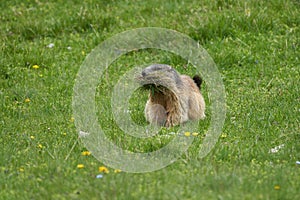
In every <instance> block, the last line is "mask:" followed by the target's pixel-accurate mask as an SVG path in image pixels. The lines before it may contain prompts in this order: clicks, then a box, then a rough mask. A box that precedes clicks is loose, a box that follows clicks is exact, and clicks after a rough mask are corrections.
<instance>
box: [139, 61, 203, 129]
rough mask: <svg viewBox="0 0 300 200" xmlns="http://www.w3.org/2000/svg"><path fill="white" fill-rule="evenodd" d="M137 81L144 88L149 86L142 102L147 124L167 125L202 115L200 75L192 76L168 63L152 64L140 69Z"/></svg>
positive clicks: (177, 123) (196, 118)
mask: <svg viewBox="0 0 300 200" xmlns="http://www.w3.org/2000/svg"><path fill="white" fill-rule="evenodd" d="M139 81H140V84H142V86H143V88H146V89H150V93H149V98H148V101H147V103H146V106H145V117H146V120H147V121H148V122H150V124H155V125H159V126H166V127H170V126H176V125H179V124H183V123H185V122H187V121H188V120H199V119H203V118H204V117H205V113H204V112H205V102H204V98H203V96H202V94H201V93H200V88H201V83H202V80H201V78H200V77H199V76H194V78H193V79H191V78H190V77H189V76H187V75H180V74H179V73H178V72H177V71H176V70H175V69H173V68H172V67H171V66H169V65H165V64H153V65H150V66H148V67H146V68H145V69H143V70H142V72H141V74H140V75H139Z"/></svg>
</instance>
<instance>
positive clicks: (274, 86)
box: [0, 0, 300, 200]
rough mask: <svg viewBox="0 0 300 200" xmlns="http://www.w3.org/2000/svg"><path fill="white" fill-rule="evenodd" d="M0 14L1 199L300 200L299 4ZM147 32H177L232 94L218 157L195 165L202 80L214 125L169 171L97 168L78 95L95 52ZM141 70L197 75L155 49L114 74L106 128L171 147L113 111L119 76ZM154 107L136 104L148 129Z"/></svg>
mask: <svg viewBox="0 0 300 200" xmlns="http://www.w3.org/2000/svg"><path fill="white" fill-rule="evenodd" d="M0 8H1V13H0V40H1V43H0V45H1V46H0V48H1V50H0V57H1V59H0V111H1V112H0V134H1V137H0V148H1V150H2V153H1V156H0V199H3V200H4V199H300V192H299V191H300V164H299V161H300V131H299V130H300V81H299V80H300V60H299V59H300V58H299V55H300V50H299V48H300V47H299V45H300V16H299V13H300V2H299V1H298V0H286V1H285V0H273V1H259V0H251V1H242V0H225V1H221V0H215V1H211V0H201V1H196V0H186V1H157V0H150V1H142V0H137V1H125V0H122V1H114V0H112V1H108V0H101V1H93V0H83V1H79V0H72V1H61V0H57V1H55V0H52V1H38V0H35V1H34V0H26V1H21V0H14V1H1V3H0ZM141 27H162V28H168V29H172V30H176V31H178V32H181V33H183V34H186V35H188V36H189V37H191V38H192V39H194V40H196V41H198V42H199V44H200V45H201V46H202V47H203V48H205V49H206V50H207V52H208V53H209V54H210V56H211V57H212V58H213V60H214V62H215V63H216V65H217V67H218V70H219V73H220V74H221V76H222V79H223V83H224V86H225V90H226V119H225V124H224V126H223V130H222V133H221V135H220V137H219V139H218V142H217V143H216V145H215V146H214V148H213V149H212V151H211V152H210V153H209V154H208V155H207V156H206V157H204V158H198V157H197V152H198V151H199V146H201V141H202V139H203V137H204V136H205V130H206V128H207V127H208V126H209V123H210V109H209V105H210V101H211V100H210V99H209V94H208V93H207V91H208V90H207V85H206V84H205V80H204V86H203V95H204V97H205V99H206V101H207V105H208V110H207V116H208V117H207V119H205V120H203V121H201V122H200V125H199V135H198V136H197V137H196V138H195V141H194V142H193V144H192V145H191V147H190V148H189V149H188V151H187V152H185V153H183V155H180V157H179V159H178V160H177V161H176V162H175V163H173V164H171V165H169V166H167V167H165V168H163V169H161V170H158V171H154V172H147V173H127V172H124V171H120V170H118V169H113V168H111V167H109V166H106V165H105V164H104V163H102V162H101V161H99V160H97V159H96V158H95V157H93V155H92V154H91V153H90V152H89V151H88V149H87V148H86V146H85V145H84V144H83V142H82V140H81V139H80V138H79V136H78V130H77V129H76V127H75V121H76V118H75V119H74V115H73V112H72V98H73V87H74V84H75V80H76V75H77V72H78V71H79V69H80V67H81V65H82V63H83V62H84V60H85V58H86V56H87V55H88V54H89V53H90V52H91V51H92V50H93V49H94V48H95V47H97V46H98V45H99V44H100V43H101V42H103V41H105V40H107V39H108V38H110V37H112V36H114V35H116V34H118V33H120V32H123V31H127V30H131V29H135V28H141ZM145 63H165V64H169V65H172V66H174V67H175V68H176V69H177V70H178V71H179V72H180V73H185V74H188V75H190V76H193V75H194V71H193V70H189V69H190V68H185V67H182V66H188V62H187V61H186V60H184V59H182V58H180V57H178V56H176V55H173V54H171V53H168V52H163V51H159V50H152V49H148V50H142V51H133V52H130V53H128V54H126V55H124V56H122V57H121V58H120V59H118V60H117V61H116V62H114V63H113V64H112V66H111V67H110V68H109V69H108V70H107V71H106V73H105V77H103V80H102V81H101V82H100V83H99V86H98V87H97V96H96V101H97V102H98V103H99V105H102V106H98V107H97V109H98V115H99V124H101V126H102V128H103V130H104V131H105V132H106V134H107V136H108V137H109V138H110V139H111V140H112V141H114V142H115V143H116V144H118V145H119V146H120V147H122V148H124V149H128V150H130V151H134V152H135V151H136V152H148V151H154V150H157V149H159V148H161V147H162V146H164V145H165V144H166V143H168V142H169V140H170V137H164V135H166V132H168V131H169V130H168V129H162V131H161V135H160V136H158V137H154V138H153V139H151V138H150V139H149V140H146V141H145V140H139V139H135V138H132V137H130V136H127V135H126V134H125V133H123V132H122V131H120V129H119V128H118V127H117V125H116V124H115V123H114V119H113V116H112V113H111V110H110V109H111V107H110V106H106V105H110V97H111V91H112V89H113V86H114V85H115V84H116V82H117V80H118V77H120V76H121V75H122V74H124V73H125V72H126V71H128V70H129V69H131V68H132V67H134V66H138V65H144V64H145ZM146 99H147V94H146V93H145V91H142V90H141V91H140V90H138V91H136V92H135V93H134V94H133V96H132V98H131V99H130V102H129V103H130V110H131V111H132V114H131V116H132V118H133V120H134V121H135V122H136V123H138V124H140V125H145V124H146V122H145V119H144V116H143V108H144V107H143V106H144V104H145V102H146ZM171 138H172V137H171ZM103 153H104V154H109V153H110V152H103Z"/></svg>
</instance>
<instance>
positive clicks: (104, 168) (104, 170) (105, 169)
mask: <svg viewBox="0 0 300 200" xmlns="http://www.w3.org/2000/svg"><path fill="white" fill-rule="evenodd" d="M98 170H99V172H104V173H106V174H108V173H109V170H108V169H107V167H104V166H101V167H99V169H98Z"/></svg>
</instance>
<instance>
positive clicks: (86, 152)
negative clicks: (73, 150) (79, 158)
mask: <svg viewBox="0 0 300 200" xmlns="http://www.w3.org/2000/svg"><path fill="white" fill-rule="evenodd" d="M81 155H83V156H89V155H91V152H89V151H83V152H81Z"/></svg>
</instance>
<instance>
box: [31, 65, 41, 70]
mask: <svg viewBox="0 0 300 200" xmlns="http://www.w3.org/2000/svg"><path fill="white" fill-rule="evenodd" d="M32 68H33V69H38V68H40V66H38V65H33V66H32Z"/></svg>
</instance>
